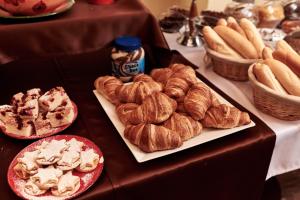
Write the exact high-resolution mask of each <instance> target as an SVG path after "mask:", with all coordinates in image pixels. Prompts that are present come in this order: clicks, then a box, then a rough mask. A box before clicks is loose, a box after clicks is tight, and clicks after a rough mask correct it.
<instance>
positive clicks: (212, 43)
mask: <svg viewBox="0 0 300 200" xmlns="http://www.w3.org/2000/svg"><path fill="white" fill-rule="evenodd" d="M202 33H203V37H204V39H205V41H206V43H207V44H208V46H209V47H210V48H211V49H212V50H215V51H217V52H219V53H221V54H224V55H228V56H231V57H234V58H242V56H241V55H240V54H238V53H237V52H236V51H234V50H233V49H232V48H231V47H229V46H228V45H227V44H226V43H225V42H224V40H223V39H222V38H221V37H220V36H219V35H218V34H217V33H216V32H215V31H214V30H213V29H212V28H210V27H209V26H205V27H204V28H203V29H202Z"/></svg>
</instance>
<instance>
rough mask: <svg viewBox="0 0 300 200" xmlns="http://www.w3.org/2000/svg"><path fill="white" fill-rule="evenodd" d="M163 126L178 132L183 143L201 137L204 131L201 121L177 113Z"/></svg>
mask: <svg viewBox="0 0 300 200" xmlns="http://www.w3.org/2000/svg"><path fill="white" fill-rule="evenodd" d="M163 126H164V127H166V128H168V129H170V130H173V131H175V132H177V133H178V134H179V135H180V137H181V139H182V140H183V141H186V140H188V139H190V138H192V137H195V136H197V135H199V134H200V133H201V131H202V125H201V123H200V122H199V121H196V120H194V119H193V118H191V117H190V116H186V115H184V114H179V113H176V112H175V113H173V115H172V116H171V117H170V118H169V119H168V120H167V121H165V122H164V123H163Z"/></svg>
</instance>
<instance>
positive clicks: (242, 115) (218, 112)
mask: <svg viewBox="0 0 300 200" xmlns="http://www.w3.org/2000/svg"><path fill="white" fill-rule="evenodd" d="M250 122H251V120H250V117H249V114H248V113H246V112H242V111H240V110H239V109H237V108H235V107H231V106H228V105H226V104H220V105H218V106H212V107H211V108H210V109H208V111H207V112H206V114H205V117H204V119H203V120H202V124H203V126H204V127H212V128H222V129H223V128H234V127H238V126H242V125H245V124H249V123H250Z"/></svg>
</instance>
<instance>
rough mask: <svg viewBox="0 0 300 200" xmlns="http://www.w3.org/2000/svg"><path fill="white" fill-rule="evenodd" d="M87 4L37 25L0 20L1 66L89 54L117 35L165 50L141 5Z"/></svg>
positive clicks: (128, 0)
mask: <svg viewBox="0 0 300 200" xmlns="http://www.w3.org/2000/svg"><path fill="white" fill-rule="evenodd" d="M87 2H88V0H76V3H75V5H74V6H73V8H72V9H71V10H70V11H68V12H67V13H64V14H61V15H58V16H54V17H48V18H45V19H40V20H38V21H37V20H3V19H1V18H0V64H4V63H7V62H10V61H13V60H18V59H24V58H36V57H46V56H47V57H48V56H58V55H71V54H80V53H86V52H92V51H95V50H99V49H101V48H102V47H103V46H105V45H107V44H108V43H110V42H111V41H113V40H114V39H115V38H116V37H117V36H120V35H134V36H136V35H137V36H139V37H141V38H142V39H143V42H144V43H148V44H152V45H154V46H158V47H167V44H166V42H165V40H164V38H163V36H162V33H161V32H160V29H159V27H158V24H157V22H156V20H155V18H154V17H153V16H152V15H151V13H150V12H149V11H148V10H147V9H146V8H145V7H144V6H143V4H142V3H140V1H138V0H116V1H115V3H114V4H112V5H93V4H88V3H87ZM31 22H32V23H31Z"/></svg>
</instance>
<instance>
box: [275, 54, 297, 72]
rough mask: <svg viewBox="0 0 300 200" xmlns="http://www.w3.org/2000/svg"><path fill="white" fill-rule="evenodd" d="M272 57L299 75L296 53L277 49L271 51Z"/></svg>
mask: <svg viewBox="0 0 300 200" xmlns="http://www.w3.org/2000/svg"><path fill="white" fill-rule="evenodd" d="M273 57H274V58H275V59H276V60H279V61H281V62H283V63H284V64H286V65H287V66H288V67H289V68H290V69H291V70H292V71H293V72H294V73H295V74H297V76H298V77H300V56H299V55H298V54H296V53H292V52H291V51H285V50H283V49H279V50H276V51H274V52H273Z"/></svg>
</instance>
